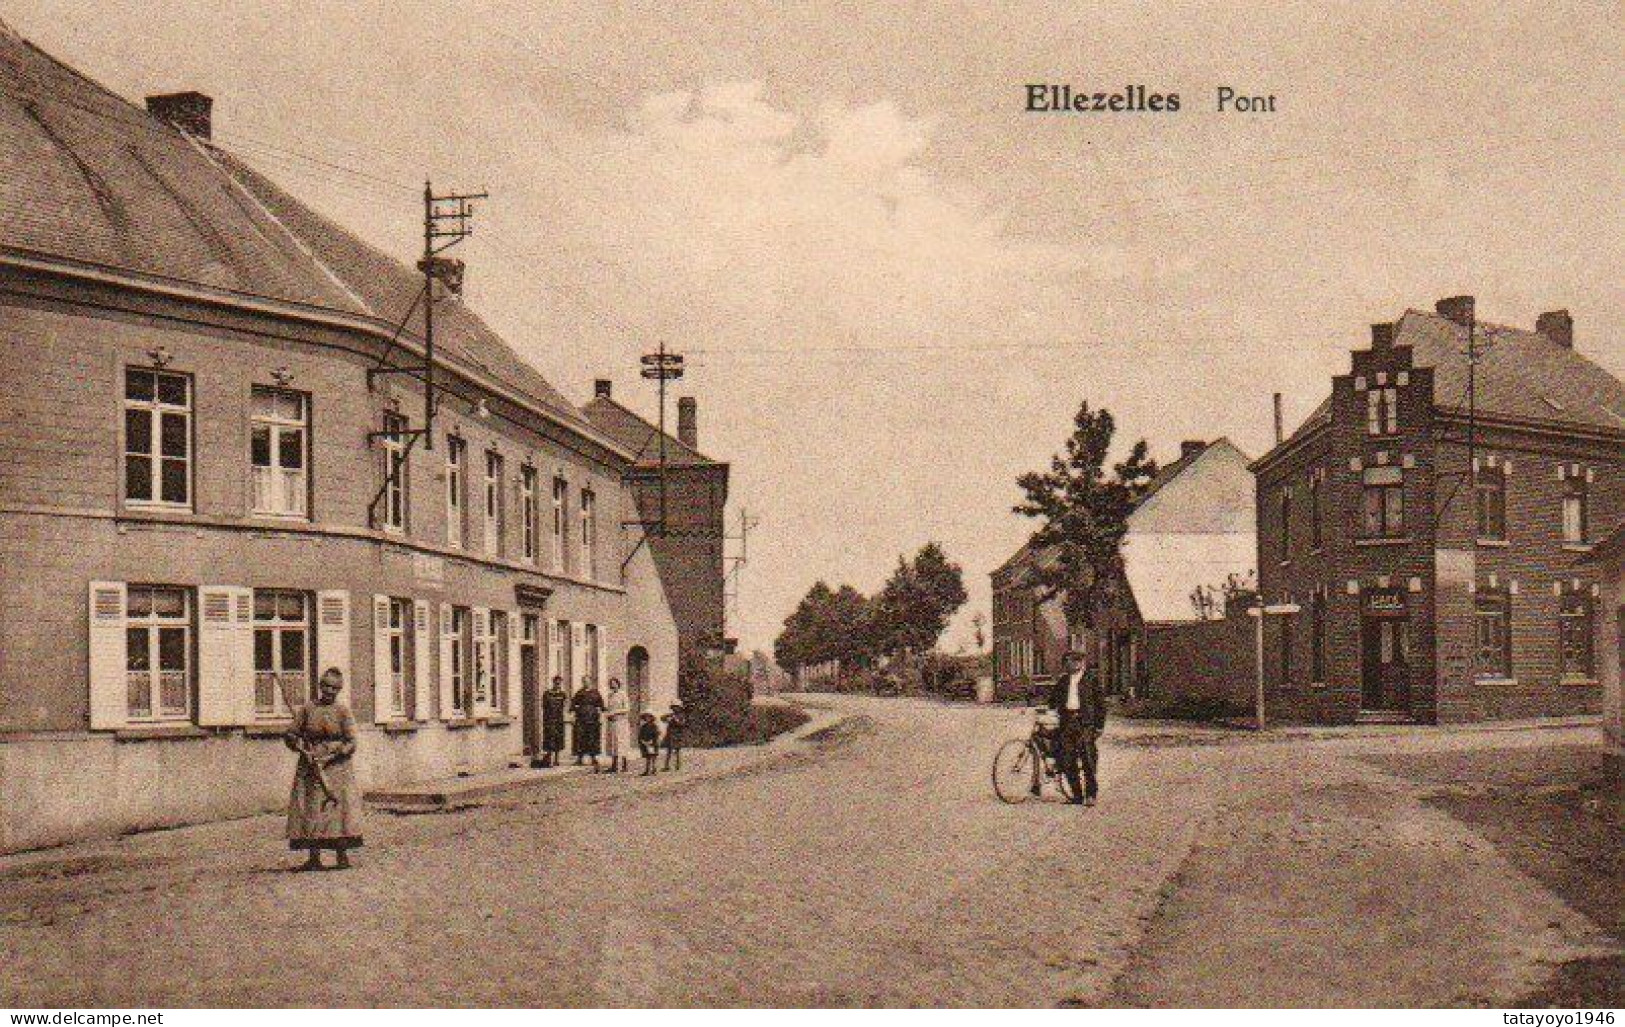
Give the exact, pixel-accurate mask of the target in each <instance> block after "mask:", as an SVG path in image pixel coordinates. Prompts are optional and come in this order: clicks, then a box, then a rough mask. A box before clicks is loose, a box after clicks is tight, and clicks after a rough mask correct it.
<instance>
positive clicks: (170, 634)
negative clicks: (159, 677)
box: [158, 628, 186, 670]
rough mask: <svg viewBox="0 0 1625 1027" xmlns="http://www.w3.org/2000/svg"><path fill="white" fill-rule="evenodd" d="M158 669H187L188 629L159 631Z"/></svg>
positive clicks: (160, 629) (161, 629) (163, 629)
mask: <svg viewBox="0 0 1625 1027" xmlns="http://www.w3.org/2000/svg"><path fill="white" fill-rule="evenodd" d="M158 668H159V669H160V670H185V669H186V629H185V628H159V629H158Z"/></svg>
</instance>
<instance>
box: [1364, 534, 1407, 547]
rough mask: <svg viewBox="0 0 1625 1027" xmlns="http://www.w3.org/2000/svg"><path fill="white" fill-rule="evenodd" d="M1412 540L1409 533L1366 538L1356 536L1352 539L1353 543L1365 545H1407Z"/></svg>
mask: <svg viewBox="0 0 1625 1027" xmlns="http://www.w3.org/2000/svg"><path fill="white" fill-rule="evenodd" d="M1413 541H1414V540H1413V539H1412V538H1411V537H1410V536H1409V535H1379V536H1372V537H1368V538H1357V539H1355V540H1354V544H1355V545H1357V546H1365V547H1372V546H1408V545H1410V544H1411V542H1413Z"/></svg>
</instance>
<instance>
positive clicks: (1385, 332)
mask: <svg viewBox="0 0 1625 1027" xmlns="http://www.w3.org/2000/svg"><path fill="white" fill-rule="evenodd" d="M1371 348H1372V349H1373V350H1381V349H1393V348H1394V326H1393V324H1392V323H1388V324H1375V325H1372V326H1371Z"/></svg>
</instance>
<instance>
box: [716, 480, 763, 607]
mask: <svg viewBox="0 0 1625 1027" xmlns="http://www.w3.org/2000/svg"><path fill="white" fill-rule="evenodd" d="M761 523H762V519H761V518H760V517H752V516H751V515H750V514H749V513H748V512H746V511H745V509H744V508H743V507H741V508H740V510H739V534H737V535H729V534H728V533H727V532H726V531H724V532H723V536H722V539H723V545H724V546H726V545H727V544H728V543H729V542H730V541H732V542H738V543H739V552H738V554H737V555H734V556H730V557H725V559H726V561H727V563H728V564H729V567H728V570H727V573H726V574H725V575H724V576H723V579H722V609H723V622H724V623H723V629H722V633H723V635H724V636H726V635H727V634H728V628H727V619H728V611H729V610H732V611H733V619H734V620H735V621H737V620H738V619H739V586H740V579H741V577H743V574H742V572H743V571H744V568H745V565H746V564H747V563H749V562H750V533H751V529H753V528H755V527H757V526H758V525H760V524H761Z"/></svg>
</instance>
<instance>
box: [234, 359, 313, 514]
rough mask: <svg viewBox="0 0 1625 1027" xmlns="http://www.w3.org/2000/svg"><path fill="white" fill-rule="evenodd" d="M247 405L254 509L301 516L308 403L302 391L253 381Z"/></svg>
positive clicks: (307, 487)
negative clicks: (250, 419)
mask: <svg viewBox="0 0 1625 1027" xmlns="http://www.w3.org/2000/svg"><path fill="white" fill-rule="evenodd" d="M250 408H251V411H252V418H253V425H252V429H251V432H250V441H249V464H250V468H251V473H252V474H253V476H254V512H255V513H257V514H271V515H273V516H282V517H303V516H305V512H306V500H307V497H308V496H309V494H310V479H309V477H308V476H307V474H306V468H307V467H308V466H309V464H310V459H309V456H310V453H309V445H310V415H309V409H310V408H309V403H308V401H307V399H306V397H305V395H304V393H301V392H289V391H287V390H285V389H270V388H264V387H261V386H259V385H256V386H254V390H253V396H252V399H251V401H250Z"/></svg>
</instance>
